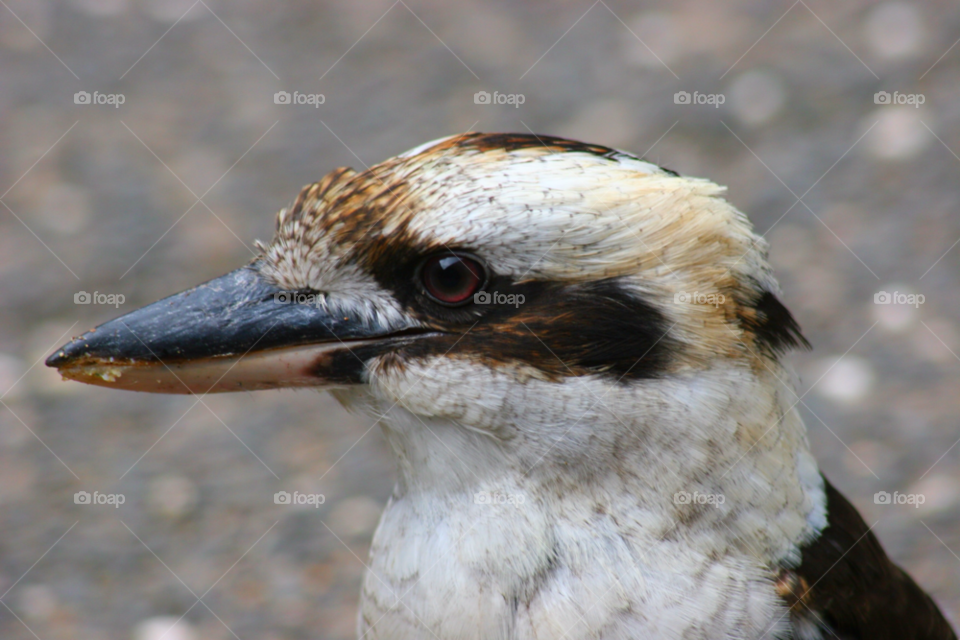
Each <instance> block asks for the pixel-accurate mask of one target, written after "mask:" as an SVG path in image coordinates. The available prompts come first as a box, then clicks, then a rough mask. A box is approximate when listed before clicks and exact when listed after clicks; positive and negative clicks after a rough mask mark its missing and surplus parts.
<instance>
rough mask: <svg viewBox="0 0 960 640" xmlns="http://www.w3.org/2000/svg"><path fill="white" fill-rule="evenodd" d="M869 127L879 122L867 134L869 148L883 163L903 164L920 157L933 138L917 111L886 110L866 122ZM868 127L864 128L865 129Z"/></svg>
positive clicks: (900, 108) (905, 108)
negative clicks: (887, 161)
mask: <svg viewBox="0 0 960 640" xmlns="http://www.w3.org/2000/svg"><path fill="white" fill-rule="evenodd" d="M864 122H866V123H867V124H866V127H869V126H871V125H872V124H873V123H874V122H876V123H877V124H876V126H875V127H874V128H873V131H871V132H870V133H868V134H867V138H868V142H869V144H868V145H867V148H868V149H870V151H872V152H873V154H874V155H875V156H877V157H878V158H883V159H884V160H903V159H907V158H911V157H913V156H915V155H917V154H918V153H919V152H920V151H922V150H923V149H924V147H926V146H927V145H928V144H929V143H930V140H931V139H932V138H933V136H932V135H930V132H929V131H928V130H927V128H926V127H925V126H923V122H921V120H920V113H919V109H917V108H916V107H907V106H901V107H892V106H885V107H880V108H879V109H875V110H874V111H873V112H872V113H871V114H870V115H869V116H867V117H866V118H865V119H864ZM866 127H865V128H866Z"/></svg>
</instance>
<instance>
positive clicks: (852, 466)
mask: <svg viewBox="0 0 960 640" xmlns="http://www.w3.org/2000/svg"><path fill="white" fill-rule="evenodd" d="M891 462H893V456H892V455H891V453H890V449H889V448H888V447H887V446H886V445H884V444H883V443H881V442H877V441H876V440H856V441H854V442H851V443H850V445H849V449H848V450H847V451H846V454H845V455H844V457H843V466H844V467H846V469H847V471H849V472H850V473H851V474H853V475H855V476H859V477H861V478H865V477H868V476H872V475H873V474H877V475H882V474H883V472H884V471H885V470H886V469H887V468H888V467H889V465H890V463H891Z"/></svg>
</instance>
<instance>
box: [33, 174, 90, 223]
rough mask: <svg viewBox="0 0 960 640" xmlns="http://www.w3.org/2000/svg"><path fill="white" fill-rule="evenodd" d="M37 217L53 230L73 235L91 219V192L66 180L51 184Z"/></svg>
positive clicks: (44, 195)
mask: <svg viewBox="0 0 960 640" xmlns="http://www.w3.org/2000/svg"><path fill="white" fill-rule="evenodd" d="M35 217H36V219H37V220H39V221H40V223H41V224H42V225H43V226H45V227H46V228H47V229H50V230H51V231H54V232H56V233H61V234H63V235H73V234H75V233H77V232H78V231H81V230H83V228H84V227H86V226H87V222H88V221H89V219H90V194H89V192H88V191H87V190H86V189H84V188H83V187H81V186H79V185H74V184H67V183H65V182H58V183H55V184H53V185H50V187H48V188H47V190H46V191H45V193H44V194H43V197H42V200H41V202H40V208H39V210H38V211H37V212H36V215H35Z"/></svg>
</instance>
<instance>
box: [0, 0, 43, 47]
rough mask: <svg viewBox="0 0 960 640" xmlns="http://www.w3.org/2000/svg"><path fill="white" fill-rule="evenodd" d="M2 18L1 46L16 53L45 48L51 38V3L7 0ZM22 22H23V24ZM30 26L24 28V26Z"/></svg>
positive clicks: (34, 0) (0, 26)
mask: <svg viewBox="0 0 960 640" xmlns="http://www.w3.org/2000/svg"><path fill="white" fill-rule="evenodd" d="M4 6H5V8H4V10H3V14H2V17H0V46H2V47H6V48H8V49H13V50H15V51H28V50H30V49H35V48H37V47H41V48H42V47H43V42H44V41H46V40H47V39H48V38H49V37H50V23H51V19H50V18H51V15H50V3H49V2H47V0H6V2H5V4H4ZM21 21H22V22H21ZM25 24H28V25H30V27H29V28H24V25H25Z"/></svg>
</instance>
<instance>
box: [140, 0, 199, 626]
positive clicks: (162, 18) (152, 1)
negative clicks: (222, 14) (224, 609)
mask: <svg viewBox="0 0 960 640" xmlns="http://www.w3.org/2000/svg"><path fill="white" fill-rule="evenodd" d="M195 4H197V3H196V0H140V6H141V7H142V8H143V11H144V13H146V14H147V15H148V16H150V17H151V18H153V19H154V20H156V21H158V22H170V23H173V22H177V21H178V20H179V21H180V22H188V21H190V20H196V19H197V18H201V17H203V15H204V14H205V13H208V12H207V11H205V10H204V8H203V6H202V5H197V6H194V5H195ZM191 7H193V8H192V9H191ZM171 640H172V639H171Z"/></svg>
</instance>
